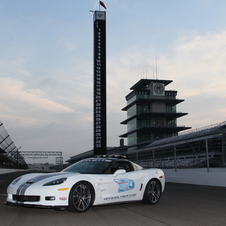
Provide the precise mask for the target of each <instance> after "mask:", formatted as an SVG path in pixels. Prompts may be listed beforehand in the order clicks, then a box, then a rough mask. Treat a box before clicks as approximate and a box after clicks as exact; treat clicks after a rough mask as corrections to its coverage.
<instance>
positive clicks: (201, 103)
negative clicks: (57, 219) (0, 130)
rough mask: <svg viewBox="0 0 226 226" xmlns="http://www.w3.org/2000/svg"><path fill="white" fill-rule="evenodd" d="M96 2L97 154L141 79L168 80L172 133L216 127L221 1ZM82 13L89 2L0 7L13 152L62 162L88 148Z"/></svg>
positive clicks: (0, 94) (222, 104) (225, 40)
mask: <svg viewBox="0 0 226 226" xmlns="http://www.w3.org/2000/svg"><path fill="white" fill-rule="evenodd" d="M103 2H104V3H105V5H106V7H107V9H106V13H107V20H106V30H107V34H106V36H107V146H110V147H113V146H119V140H120V138H119V136H120V135H121V134H123V133H126V131H127V128H126V125H121V124H120V122H122V121H123V120H125V119H126V117H127V116H126V112H125V111H122V110H121V109H122V108H123V107H125V106H126V100H125V96H126V95H127V94H128V93H129V92H130V87H132V86H133V85H134V84H135V83H136V82H137V81H139V80H140V79H143V78H148V79H153V78H155V79H156V78H157V79H168V80H173V82H172V83H171V84H170V85H168V86H167V87H166V89H167V90H177V91H178V95H177V98H178V99H184V100H185V101H184V102H182V103H181V104H179V105H178V106H177V111H179V112H186V113H188V115H187V116H184V117H182V118H179V119H178V125H181V126H188V127H192V129H197V128H201V127H205V126H209V125H213V124H216V123H221V122H223V121H225V120H226V101H225V100H226V92H225V87H226V16H225V15H226V1H225V0H183V1H181V0H139V1H137V0H104V1H103ZM100 9H101V10H104V11H105V9H104V8H103V7H101V8H100ZM90 10H99V1H96V0H38V1H34V0H20V1H18V0H0V121H1V122H2V123H3V124H4V127H5V129H6V130H7V132H8V133H9V134H10V136H11V139H12V140H13V141H14V143H15V145H16V146H18V147H19V146H20V147H21V149H20V150H21V151H62V152H63V158H64V161H66V160H68V159H69V158H70V157H71V156H74V155H76V154H79V153H82V152H85V151H88V150H91V149H92V148H93V13H92V12H90ZM156 61H157V70H156V66H155V65H156ZM156 71H157V73H156ZM126 143H127V141H126V140H125V144H126ZM29 161H32V160H28V159H27V162H28V163H29Z"/></svg>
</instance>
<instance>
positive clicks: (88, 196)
mask: <svg viewBox="0 0 226 226" xmlns="http://www.w3.org/2000/svg"><path fill="white" fill-rule="evenodd" d="M93 200H94V192H93V189H92V187H91V185H90V184H88V183H86V182H78V183H76V184H75V185H74V186H73V187H72V189H71V192H70V195H69V211H73V212H79V213H82V212H85V211H87V210H88V209H89V208H90V206H91V205H92V203H93Z"/></svg>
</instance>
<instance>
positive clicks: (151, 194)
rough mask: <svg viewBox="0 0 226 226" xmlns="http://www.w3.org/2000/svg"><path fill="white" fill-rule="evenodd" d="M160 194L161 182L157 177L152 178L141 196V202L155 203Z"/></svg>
mask: <svg viewBox="0 0 226 226" xmlns="http://www.w3.org/2000/svg"><path fill="white" fill-rule="evenodd" d="M161 194H162V188H161V183H160V181H159V180H157V179H152V180H150V181H149V182H148V184H147V186H146V188H145V191H144V196H143V200H142V202H143V203H146V204H156V203H157V202H158V201H159V199H160V197H161Z"/></svg>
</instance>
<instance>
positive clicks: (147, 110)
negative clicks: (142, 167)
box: [120, 79, 191, 150]
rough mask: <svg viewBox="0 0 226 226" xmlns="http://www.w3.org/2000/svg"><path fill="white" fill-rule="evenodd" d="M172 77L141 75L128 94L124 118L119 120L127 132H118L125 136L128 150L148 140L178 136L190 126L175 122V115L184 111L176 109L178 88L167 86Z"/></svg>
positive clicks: (148, 141)
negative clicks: (146, 77)
mask: <svg viewBox="0 0 226 226" xmlns="http://www.w3.org/2000/svg"><path fill="white" fill-rule="evenodd" d="M171 82H172V80H159V79H141V80H140V81H138V82H137V83H136V84H135V85H133V86H132V87H131V88H130V90H132V91H131V92H130V93H129V94H128V95H127V96H126V101H127V106H126V107H124V108H123V109H122V111H127V119H126V120H124V121H123V122H121V124H124V125H127V133H125V134H122V135H120V137H122V138H127V145H128V150H133V149H136V148H138V147H141V146H145V145H146V144H150V143H151V142H153V141H155V140H158V139H163V138H167V137H173V136H177V135H178V132H180V131H183V130H186V129H190V128H191V127H185V126H178V125H177V118H179V117H182V116H185V115H187V113H182V112H177V109H176V107H177V104H179V103H181V102H183V101H184V100H182V99H177V98H176V96H177V91H175V90H166V86H167V85H169V84H170V83H171Z"/></svg>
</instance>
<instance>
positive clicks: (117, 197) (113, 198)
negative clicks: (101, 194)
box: [104, 194, 136, 201]
mask: <svg viewBox="0 0 226 226" xmlns="http://www.w3.org/2000/svg"><path fill="white" fill-rule="evenodd" d="M135 196H136V194H129V195H120V196H112V197H106V198H104V200H105V201H106V200H115V199H122V198H131V197H135Z"/></svg>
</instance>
